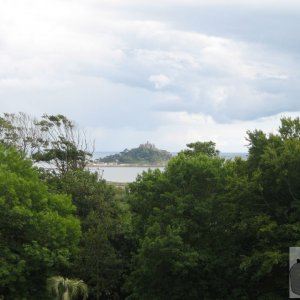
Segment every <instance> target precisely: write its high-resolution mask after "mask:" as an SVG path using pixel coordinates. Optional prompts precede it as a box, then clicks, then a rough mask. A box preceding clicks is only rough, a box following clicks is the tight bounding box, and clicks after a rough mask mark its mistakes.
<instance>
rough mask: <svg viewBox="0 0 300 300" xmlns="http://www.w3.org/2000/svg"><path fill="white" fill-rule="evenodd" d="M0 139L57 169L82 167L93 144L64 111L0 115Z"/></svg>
mask: <svg viewBox="0 0 300 300" xmlns="http://www.w3.org/2000/svg"><path fill="white" fill-rule="evenodd" d="M0 141H1V143H2V144H5V145H8V146H14V147H16V148H17V149H19V150H20V151H22V152H23V153H25V154H26V155H27V156H28V157H30V158H31V159H32V160H33V161H35V162H47V163H50V164H52V165H54V167H55V168H56V171H57V172H59V173H65V172H67V171H68V170H76V169H83V168H84V167H85V166H86V165H87V163H88V161H89V159H90V157H91V156H92V152H93V149H92V148H93V147H92V145H91V143H90V142H88V140H87V137H86V134H85V132H84V131H83V130H80V129H79V128H78V127H77V126H76V124H75V123H74V122H73V121H71V120H69V119H68V118H67V117H65V116H63V115H47V114H45V115H43V116H42V118H41V119H40V120H38V119H36V118H33V117H31V116H30V115H28V114H25V113H19V114H7V113H5V114H4V115H3V117H1V118H0Z"/></svg>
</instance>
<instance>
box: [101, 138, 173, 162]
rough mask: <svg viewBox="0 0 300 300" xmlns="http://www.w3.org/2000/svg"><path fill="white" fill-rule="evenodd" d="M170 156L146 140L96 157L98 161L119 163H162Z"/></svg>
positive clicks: (170, 155)
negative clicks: (129, 147) (133, 146)
mask: <svg viewBox="0 0 300 300" xmlns="http://www.w3.org/2000/svg"><path fill="white" fill-rule="evenodd" d="M171 157H172V154H171V153H170V152H168V151H166V150H160V149H157V148H156V147H155V145H153V144H150V143H149V142H147V143H146V144H141V145H140V146H139V147H138V148H133V149H131V150H128V149H125V150H124V151H122V152H120V153H118V154H114V155H109V156H106V157H104V158H99V159H97V161H98V162H104V163H119V164H157V163H164V162H166V161H168V160H169V159H170V158H171Z"/></svg>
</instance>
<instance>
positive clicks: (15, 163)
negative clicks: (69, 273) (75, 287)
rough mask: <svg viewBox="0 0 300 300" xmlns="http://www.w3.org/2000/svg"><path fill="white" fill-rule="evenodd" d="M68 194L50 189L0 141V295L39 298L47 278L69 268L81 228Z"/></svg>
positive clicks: (16, 153) (28, 165)
mask: <svg viewBox="0 0 300 300" xmlns="http://www.w3.org/2000/svg"><path fill="white" fill-rule="evenodd" d="M74 210H75V207H74V206H73V204H72V202H71V199H70V197H69V196H67V195H63V194H54V193H50V192H49V191H48V188H47V186H46V185H45V184H44V183H43V182H42V181H41V180H40V179H39V174H38V172H37V171H36V170H34V169H33V168H32V164H31V162H30V161H29V160H27V159H25V158H24V157H23V155H22V154H20V153H18V152H17V151H16V150H14V149H12V148H5V147H4V146H0V229H1V231H0V252H1V256H0V295H4V296H5V299H12V300H15V299H41V298H43V296H45V280H46V278H47V277H48V276H50V275H52V274H53V272H59V271H61V270H63V269H64V268H67V267H68V264H69V260H70V258H71V257H72V256H74V255H75V253H76V249H77V245H78V243H79V239H80V235H81V231H80V223H79V220H78V219H77V218H75V217H74V216H73V212H74Z"/></svg>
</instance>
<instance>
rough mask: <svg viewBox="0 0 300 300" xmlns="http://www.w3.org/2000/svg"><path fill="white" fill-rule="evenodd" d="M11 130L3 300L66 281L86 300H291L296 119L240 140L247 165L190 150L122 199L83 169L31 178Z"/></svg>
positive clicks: (296, 240) (299, 146) (298, 140)
mask: <svg viewBox="0 0 300 300" xmlns="http://www.w3.org/2000/svg"><path fill="white" fill-rule="evenodd" d="M7 121H8V120H7V119H1V120H0V141H1V143H2V144H4V145H5V146H0V299H1V296H4V297H5V298H4V299H14V300H19V299H20V300H21V299H22V300H23V299H24V300H27V299H28V300H29V299H53V297H52V298H51V295H50V294H48V295H47V294H46V282H47V278H49V277H50V279H48V283H49V286H52V289H51V290H52V291H54V292H55V291H56V292H57V293H56V294H57V295H58V294H60V295H62V293H60V292H63V291H64V292H65V293H66V292H67V290H68V288H65V289H64V290H63V289H61V290H58V289H56V288H58V286H61V285H59V284H58V283H59V282H65V281H64V278H80V280H78V281H76V282H75V281H74V282H73V283H74V284H75V283H80V284H82V283H83V282H82V281H81V280H83V281H84V282H85V283H86V284H87V285H88V289H89V297H88V299H103V300H104V299H105V300H108V299H128V300H129V299H131V300H137V299H138V300H165V299H170V300H173V299H174V300H177V299H178V300H179V299H180V300H181V299H183V300H190V299H205V300H210V299H211V300H214V299H220V300H221V299H222V300H223V299H224V300H229V299H239V300H240V299H241V300H242V299H244V300H248V299H249V300H252V299H259V300H262V299H264V300H274V299H275V300H276V299H287V296H288V248H289V247H291V246H300V119H299V118H297V119H294V120H292V119H289V118H286V119H282V122H281V127H280V128H279V131H278V133H277V134H269V135H268V134H266V133H264V132H262V131H259V130H256V131H253V132H248V133H247V140H248V142H249V155H248V158H247V160H242V159H240V158H236V159H234V160H225V159H223V158H220V157H219V155H218V154H219V152H218V151H217V150H216V149H215V144H214V143H213V142H196V143H191V144H188V145H187V146H188V149H186V150H183V151H181V152H180V153H179V154H178V155H177V156H176V157H173V158H171V159H170V160H169V162H168V164H167V166H166V169H165V171H164V172H162V171H159V170H154V171H148V172H145V173H143V175H141V176H139V177H138V178H137V180H136V181H135V182H133V183H131V184H129V186H128V188H127V191H126V193H125V191H124V190H122V189H120V190H118V189H117V188H116V187H113V186H111V185H108V184H107V183H106V182H105V181H104V180H102V179H101V178H99V177H98V175H97V174H92V173H90V172H89V171H87V170H84V168H83V165H81V164H80V157H77V158H76V157H74V160H75V164H74V166H76V167H74V168H73V167H72V165H70V166H71V167H70V168H67V169H64V170H63V171H61V172H51V171H50V172H49V171H47V170H39V172H38V171H36V170H34V169H33V168H32V166H31V162H30V161H29V160H26V159H25V158H24V155H22V154H20V153H19V152H17V151H16V150H14V149H13V148H11V146H15V147H16V148H18V149H19V150H22V149H20V144H18V142H17V141H19V140H18V137H14V136H13V135H9V134H8V133H9V132H10V131H9V130H11V128H10V126H11V124H10V123H9V122H7ZM52 121H53V122H54V121H55V120H54V119H53V120H52ZM58 121H59V120H58ZM48 125H49V124H48ZM53 126H55V125H53ZM50 127H51V126H50ZM1 130H2V131H1ZM47 130H48V129H47ZM10 133H11V132H10ZM14 138H16V140H14ZM52 147H53V148H54V147H55V144H53V145H52V146H51V145H50V144H49V149H50V150H51V148H52ZM147 147H148V148H149V145H148V146H147ZM147 147H146V148H147ZM76 151H77V150H76ZM147 151H148V150H147ZM22 152H24V150H22ZM46 152H47V151H46ZM46 152H44V153H46ZM50 152H51V151H50ZM125 152H126V153H127V152H129V151H125ZM144 157H145V156H143V159H144ZM76 160H79V162H78V164H77V162H76ZM141 161H142V159H141ZM63 162H64V160H63V159H62V161H60V163H63ZM77 166H79V167H77ZM58 275H59V276H58ZM52 276H55V277H52ZM51 278H52V279H53V278H56V279H60V280H57V281H55V280H52V279H51ZM51 280H52V281H51ZM62 280H63V281H62ZM50 283H52V285H51V284H50ZM56 283H57V284H56ZM71 283H72V282H70V284H71ZM74 286H75V285H74ZM65 287H67V285H66V286H65ZM71 289H72V288H71V285H70V289H69V290H68V293H69V295H70V296H71ZM84 295H85V294H84ZM75 299H76V298H75ZM78 299H80V298H78Z"/></svg>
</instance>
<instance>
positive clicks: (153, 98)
mask: <svg viewBox="0 0 300 300" xmlns="http://www.w3.org/2000/svg"><path fill="white" fill-rule="evenodd" d="M169 5H171V6H170V7H169ZM217 5H219V6H222V9H224V14H226V13H228V12H229V10H226V6H227V5H231V7H235V8H237V9H240V10H241V11H243V13H244V15H245V14H247V11H248V8H249V7H250V8H255V9H254V11H255V10H256V9H257V10H258V11H263V12H266V11H267V12H268V13H272V11H274V10H277V14H278V13H279V14H280V12H281V11H284V10H286V11H293V13H294V14H297V12H298V13H299V14H300V10H299V6H300V4H297V3H296V1H293V2H291V1H289V0H288V1H285V2H282V1H279V0H278V1H277V0H275V1H274V0H272V1H271V0H270V1H269V0H266V1H256V0H255V1H237V0H229V1H221V0H212V1H202V0H200V1H199V0H197V1H196V0H187V1H183V0H174V1H172V2H171V1H169V0H160V1H157V0H153V1H151V2H150V1H143V0H139V1H136V0H122V1H119V0H111V1H107V0H101V1H96V0H85V1H83V0H74V1H69V0H61V1H58V0H53V1H51V2H49V1H45V0H40V1H34V0H28V1H21V0H10V1H5V0H0V6H1V10H0V101H1V102H2V103H1V105H2V110H3V111H5V110H10V111H13V110H14V111H19V110H27V111H30V112H32V113H36V114H40V113H41V112H45V111H48V112H53V113H55V112H57V113H58V112H62V113H65V114H69V115H70V116H71V117H72V118H75V119H76V120H77V121H78V123H83V124H84V125H85V126H90V127H92V128H94V132H95V134H97V136H99V139H100V138H101V139H106V140H108V139H109V138H110V137H111V136H115V137H116V138H114V141H110V142H109V143H110V146H109V145H107V147H108V148H106V149H108V150H114V149H113V147H116V145H117V143H121V141H122V143H123V141H124V143H125V142H126V140H127V141H128V142H129V140H130V141H131V142H132V143H135V141H137V140H138V139H139V142H138V143H140V142H143V140H144V139H145V138H143V137H145V136H149V138H148V137H147V138H146V140H147V139H151V140H153V142H155V141H158V143H162V144H165V146H167V145H170V147H171V148H176V149H179V148H182V147H183V146H184V144H185V143H187V142H190V141H192V140H196V139H209V137H213V138H215V139H216V141H219V143H220V145H221V146H220V147H223V148H224V149H227V148H228V149H229V148H230V147H233V146H234V147H236V148H241V146H240V145H242V143H243V142H242V136H243V134H244V131H245V130H246V129H247V128H246V127H247V126H250V127H251V126H252V125H253V124H257V121H256V120H257V119H259V120H261V118H264V117H269V116H272V115H276V114H278V113H280V112H283V111H299V110H300V103H299V102H298V101H297V97H298V95H299V88H298V86H300V85H299V71H298V70H299V62H298V57H296V56H294V55H295V54H290V52H288V51H287V52H286V51H282V49H279V48H275V47H272V45H270V44H264V39H263V38H264V36H263V38H261V39H259V38H257V39H255V38H254V39H253V38H252V39H247V36H246V34H247V35H249V32H248V31H245V38H244V37H243V38H241V39H239V38H237V37H236V36H235V35H234V34H232V35H222V34H219V35H218V34H212V33H211V32H206V31H205V30H204V29H202V28H201V27H200V28H196V27H195V28H194V27H192V28H189V26H183V25H185V24H183V23H179V22H178V23H177V22H176V18H173V19H172V18H170V19H168V20H167V19H165V17H164V15H160V12H161V11H163V12H164V13H165V14H167V12H168V9H169V8H170V9H171V8H173V7H177V8H176V9H178V10H179V11H180V13H181V8H182V9H183V10H182V17H183V19H184V20H186V21H185V22H188V21H189V15H188V13H187V12H184V9H185V8H186V7H191V8H192V9H194V10H196V9H199V11H200V10H204V9H206V7H210V8H211V9H214V7H217ZM196 6H197V7H196ZM200 6H201V7H200ZM148 8H151V14H150V12H149V11H150V10H148ZM148 12H149V15H148ZM185 13H186V15H185ZM222 13H223V11H222ZM156 14H157V15H158V16H160V17H156ZM275 19H276V18H274V20H275ZM238 21H240V20H237V19H232V20H230V22H232V27H233V28H237V29H238V28H239V27H240V23H239V22H238ZM215 22H218V20H217V19H216V20H215ZM254 23H255V20H253V22H252V23H251V24H248V25H249V27H250V28H252V27H253V28H255V24H254ZM227 25H228V24H227ZM250 25H251V26H250ZM267 25H268V24H266V26H267ZM271 25H272V24H271ZM271 25H270V24H269V25H268V26H271ZM284 26H285V23H282V28H283V29H282V30H284ZM241 27H242V26H241ZM234 30H235V29H233V32H234ZM241 30H242V29H241ZM261 31H262V32H263V31H264V28H261ZM250 33H251V32H250ZM256 33H257V28H256V31H255V32H254V33H253V35H255V36H256ZM281 36H282V35H281ZM272 38H274V39H276V36H275V37H272ZM278 39H279V38H278ZM250 40H251V42H250ZM280 42H281V41H278V43H280ZM282 47H283V48H284V47H285V45H282ZM293 47H294V48H295V49H296V50H299V49H298V48H297V44H296V43H295V46H293ZM284 49H285V48H284ZM297 52H299V51H295V53H297ZM263 120H264V121H262V123H265V124H267V123H268V122H269V123H268V124H271V123H272V122H273V123H272V124H275V123H276V122H277V121H278V119H276V120H275V119H270V120H271V121H266V120H265V119H263ZM268 120H269V119H268ZM175 122H177V123H176V124H175ZM276 124H277V123H276ZM223 128H225V129H226V130H228V131H226V130H225V129H224V130H223ZM251 128H252V127H251ZM242 130H243V133H242ZM200 133H201V134H200ZM227 133H228V134H227ZM129 135H130V137H128V136H129ZM221 135H224V136H225V137H226V139H224V138H222V137H221ZM126 137H127V138H126ZM178 140H180V142H179V141H178ZM183 141H184V142H183ZM226 141H227V142H226ZM114 143H116V144H114ZM129 146H130V145H129ZM132 146H135V145H132ZM170 147H166V148H170Z"/></svg>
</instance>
